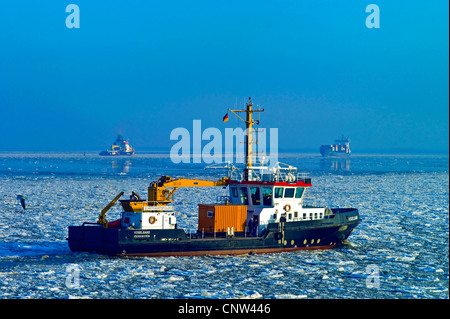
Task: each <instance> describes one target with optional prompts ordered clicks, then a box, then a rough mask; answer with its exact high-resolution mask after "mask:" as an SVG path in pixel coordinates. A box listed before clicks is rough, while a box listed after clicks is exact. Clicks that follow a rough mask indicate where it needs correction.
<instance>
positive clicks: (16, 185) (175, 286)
mask: <svg viewBox="0 0 450 319" xmlns="http://www.w3.org/2000/svg"><path fill="white" fill-rule="evenodd" d="M280 161H282V162H285V163H289V164H292V165H294V166H297V167H298V168H299V170H300V171H305V172H308V173H310V176H311V177H312V182H313V187H312V188H311V189H310V193H309V194H310V195H313V196H314V197H315V198H316V201H317V204H321V205H328V206H331V207H336V206H341V207H345V206H352V207H357V208H359V211H360V215H361V217H362V220H363V221H362V223H361V224H360V225H359V226H358V228H357V229H356V230H355V231H354V232H353V233H352V235H351V236H350V237H349V242H348V243H347V244H345V245H341V246H340V247H337V248H335V249H331V250H324V251H301V252H295V253H281V254H270V255H251V256H221V257H211V256H207V257H176V258H175V257H170V258H111V257H106V256H102V255H97V254H89V253H72V252H71V251H70V250H69V248H68V246H67V241H66V237H67V227H68V226H69V225H78V224H81V223H82V222H83V221H96V219H97V217H98V214H99V212H100V210H101V209H102V208H103V207H104V206H105V205H106V204H107V203H108V202H109V201H110V200H111V199H113V198H114V197H115V195H117V194H118V193H119V192H120V191H125V192H126V194H129V193H131V191H132V190H134V191H137V192H138V193H139V194H141V195H143V196H144V197H145V196H146V194H147V187H148V184H149V183H150V182H151V181H153V180H155V179H156V178H157V177H158V176H160V175H162V174H168V175H171V176H174V177H181V176H184V177H191V178H193V177H195V178H208V179H209V178H213V179H217V178H219V177H220V176H221V175H220V174H219V173H218V172H215V173H214V172H212V171H206V172H205V170H204V166H202V165H200V164H195V165H194V164H190V165H189V164H184V165H173V164H172V163H171V162H170V159H169V158H168V157H167V156H165V155H161V156H159V155H154V154H144V155H139V154H137V155H135V156H134V157H133V158H121V159H117V158H103V157H99V156H97V155H93V154H88V155H86V156H83V154H50V155H48V154H30V153H21V154H19V153H15V154H12V153H2V154H0V212H1V217H2V220H1V222H0V298H20V299H22V298H309V299H316V298H448V297H449V292H448V289H449V262H448V253H449V252H448V246H449V220H448V216H449V158H448V156H406V155H405V156H393V155H391V156H381V155H379V156H373V155H372V156H370V155H367V156H353V157H352V158H351V159H348V160H345V159H343V160H333V159H326V160H323V159H322V158H320V157H319V156H317V155H308V154H303V155H302V154H290V155H286V156H285V157H283V158H282V157H280ZM224 192H225V190H223V189H221V188H203V189H198V188H197V189H196V188H192V189H179V190H178V191H177V193H176V194H175V196H176V197H175V198H176V200H175V205H176V207H177V215H178V222H179V226H180V227H182V228H184V227H192V229H194V228H195V226H194V225H195V224H196V214H197V212H196V209H197V203H199V202H209V201H213V200H215V198H216V196H218V195H221V194H223V193H224ZM19 194H20V195H24V196H26V205H27V209H26V210H23V209H22V208H21V206H20V204H19V201H18V200H17V198H16V196H17V195H19ZM119 212H120V208H119V207H118V206H115V207H113V208H112V209H111V210H110V212H108V217H109V220H113V219H115V218H118V217H119Z"/></svg>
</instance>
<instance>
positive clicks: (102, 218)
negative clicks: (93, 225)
mask: <svg viewBox="0 0 450 319" xmlns="http://www.w3.org/2000/svg"><path fill="white" fill-rule="evenodd" d="M122 195H123V192H120V193H119V195H117V196H116V197H115V198H114V199H113V200H112V201H111V202H109V204H108V205H106V206H105V208H103V209H102V212H101V213H100V215H98V221H97V223H98V224H102V225H105V226H106V227H108V221H107V220H106V219H105V215H106V212H107V211H108V210H109V209H110V208H111V207H112V206H113V205H114V204H115V203H116V202H117V200H118V199H119V198H120V197H121V196H122Z"/></svg>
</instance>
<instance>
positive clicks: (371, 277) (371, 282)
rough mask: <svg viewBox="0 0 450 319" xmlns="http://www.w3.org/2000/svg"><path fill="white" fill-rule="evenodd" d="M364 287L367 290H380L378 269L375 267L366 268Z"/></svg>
mask: <svg viewBox="0 0 450 319" xmlns="http://www.w3.org/2000/svg"><path fill="white" fill-rule="evenodd" d="M366 274H368V276H367V278H366V287H367V288H375V289H379V288H380V268H379V267H378V266H377V265H374V264H370V265H367V267H366Z"/></svg>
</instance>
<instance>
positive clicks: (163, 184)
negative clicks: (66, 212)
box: [97, 176, 229, 227]
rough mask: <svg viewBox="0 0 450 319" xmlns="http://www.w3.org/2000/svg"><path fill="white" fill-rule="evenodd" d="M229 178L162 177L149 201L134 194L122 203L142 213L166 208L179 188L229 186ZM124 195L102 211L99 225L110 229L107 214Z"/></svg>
mask: <svg viewBox="0 0 450 319" xmlns="http://www.w3.org/2000/svg"><path fill="white" fill-rule="evenodd" d="M228 181H229V178H228V177H223V178H221V179H219V180H217V181H205V180H199V179H187V178H180V179H172V177H170V176H161V177H160V178H159V179H158V180H157V181H156V182H152V183H151V184H150V186H149V187H148V200H147V201H146V200H141V199H140V197H139V195H138V194H136V193H135V192H133V194H132V196H130V199H129V200H121V201H120V203H121V204H122V207H123V209H124V210H125V211H128V212H142V211H143V210H144V207H148V206H166V205H167V204H169V203H171V202H173V194H174V193H175V191H176V190H177V189H178V188H179V187H211V186H227V185H228ZM122 195H123V192H120V194H118V195H117V196H116V197H115V198H114V199H113V200H112V201H111V202H110V203H109V204H108V205H106V207H105V208H103V209H102V211H101V213H100V215H99V216H98V220H97V223H98V224H102V225H104V226H105V227H108V221H107V220H106V218H105V216H106V212H107V211H108V210H109V209H110V208H111V207H112V206H113V205H114V204H115V203H116V202H117V200H118V199H119V198H120V197H121V196H122Z"/></svg>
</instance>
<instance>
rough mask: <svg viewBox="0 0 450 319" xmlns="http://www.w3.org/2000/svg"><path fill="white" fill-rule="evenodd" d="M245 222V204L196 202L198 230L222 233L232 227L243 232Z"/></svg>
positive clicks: (235, 230)
mask: <svg viewBox="0 0 450 319" xmlns="http://www.w3.org/2000/svg"><path fill="white" fill-rule="evenodd" d="M246 222H247V205H214V204H211V205H206V204H198V231H199V232H203V231H204V232H205V233H214V232H216V233H222V232H226V231H227V228H230V230H231V228H232V227H233V229H234V232H243V231H244V230H245V225H246Z"/></svg>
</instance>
